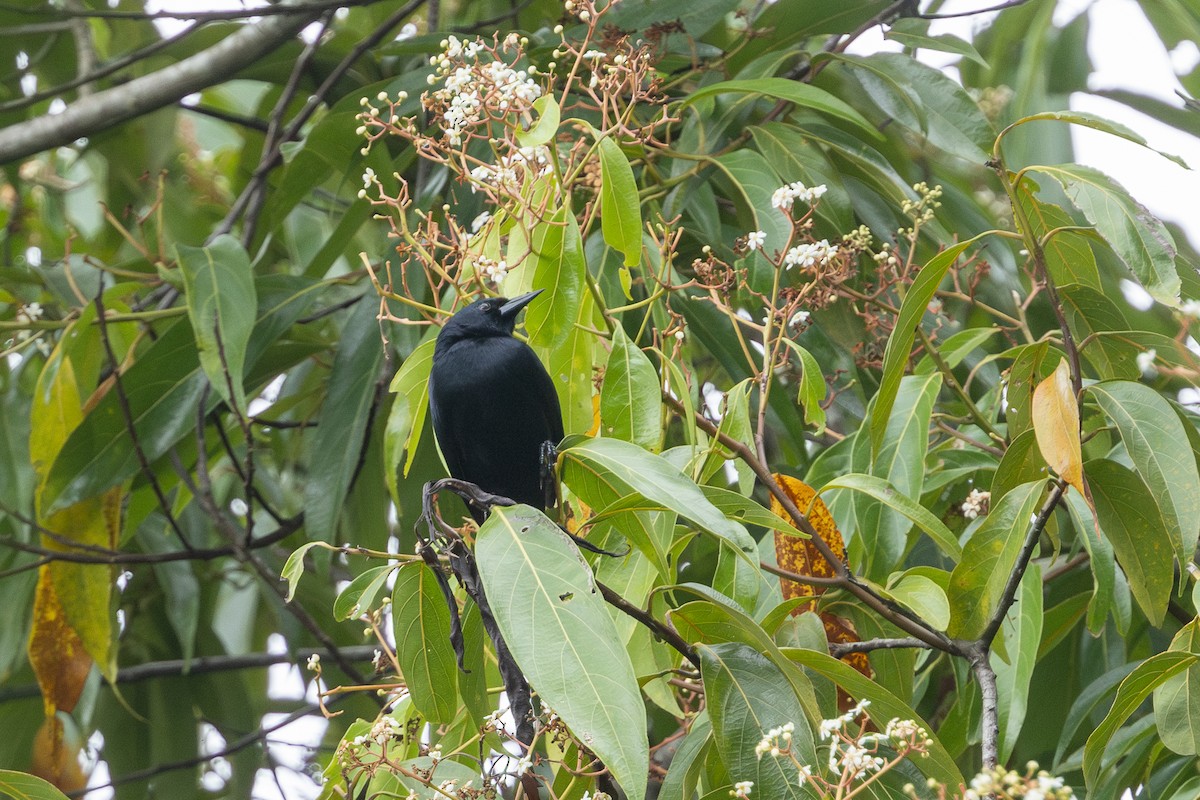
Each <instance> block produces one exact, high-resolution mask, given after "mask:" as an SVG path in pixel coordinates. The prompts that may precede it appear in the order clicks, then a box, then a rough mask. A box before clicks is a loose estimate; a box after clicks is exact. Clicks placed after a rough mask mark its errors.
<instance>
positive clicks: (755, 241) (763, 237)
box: [746, 231, 767, 251]
mask: <svg viewBox="0 0 1200 800" xmlns="http://www.w3.org/2000/svg"><path fill="white" fill-rule="evenodd" d="M766 243H767V234H766V233H765V232H764V231H750V232H749V233H747V234H746V247H747V248H749V249H750V250H751V251H754V250H759V249H761V248H762V247H763V245H765V244H766Z"/></svg>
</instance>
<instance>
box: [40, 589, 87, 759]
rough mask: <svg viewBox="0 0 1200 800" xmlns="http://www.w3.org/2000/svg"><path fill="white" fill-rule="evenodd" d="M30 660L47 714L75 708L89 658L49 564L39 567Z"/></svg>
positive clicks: (51, 715)
mask: <svg viewBox="0 0 1200 800" xmlns="http://www.w3.org/2000/svg"><path fill="white" fill-rule="evenodd" d="M29 663H30V664H31V665H32V666H33V673H34V676H35V677H36V678H37V682H38V686H39V687H41V690H42V704H43V706H44V708H45V711H46V716H47V717H48V718H49V717H53V716H54V712H55V711H56V710H59V709H61V710H63V711H71V710H72V709H74V708H75V704H76V703H77V702H79V695H80V694H82V693H83V684H84V682H85V681H86V680H87V676H88V672H89V671H90V670H91V668H92V659H91V657H90V656H89V655H88V654H87V651H86V650H85V649H84V647H83V642H81V641H80V640H79V636H78V634H76V633H75V629H74V628H72V627H71V625H70V624H69V623H68V622H67V615H66V613H65V612H64V611H63V608H62V605H61V604H60V603H59V601H58V595H57V594H56V593H55V590H54V579H53V576H52V575H51V571H50V568H49V567H48V566H43V567H42V568H41V569H40V570H39V571H38V583H37V591H36V593H35V595H34V600H33V629H32V630H31V631H30V633H29ZM47 780H49V778H47Z"/></svg>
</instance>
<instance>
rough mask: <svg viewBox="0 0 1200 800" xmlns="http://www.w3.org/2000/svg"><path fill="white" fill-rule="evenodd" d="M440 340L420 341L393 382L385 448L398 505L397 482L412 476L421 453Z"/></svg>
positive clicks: (393, 492)
mask: <svg viewBox="0 0 1200 800" xmlns="http://www.w3.org/2000/svg"><path fill="white" fill-rule="evenodd" d="M436 343H437V339H436V338H431V339H429V340H428V341H424V342H421V344H419V345H417V348H416V349H415V350H413V351H412V353H410V354H409V356H408V358H406V359H404V363H403V364H401V365H400V369H399V370H397V371H396V377H394V378H392V383H391V385H390V386H389V389H390V390H391V391H392V392H395V393H396V399H395V400H393V401H392V410H391V412H389V413H388V421H387V428H386V429H385V430H384V434H383V452H384V464H385V465H386V467H387V482H388V490H389V491H390V492H391V494H392V501H393V502H395V503H396V505H397V506H399V505H400V500H399V497H398V490H397V488H396V482H397V480H399V478H400V477H405V478H407V477H408V471H409V469H411V468H412V464H413V460H414V459H415V458H416V457H417V445H419V444H420V443H421V433H422V431H424V430H425V417H426V415H427V414H428V412H429V371H430V370H431V369H432V368H433V346H434V345H435V344H436ZM397 473H399V474H397Z"/></svg>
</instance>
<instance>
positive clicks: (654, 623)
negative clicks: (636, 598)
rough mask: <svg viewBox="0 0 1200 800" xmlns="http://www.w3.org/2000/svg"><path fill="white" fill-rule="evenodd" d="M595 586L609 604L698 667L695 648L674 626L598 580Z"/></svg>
mask: <svg viewBox="0 0 1200 800" xmlns="http://www.w3.org/2000/svg"><path fill="white" fill-rule="evenodd" d="M596 586H597V587H599V589H600V594H601V595H602V596H603V597H604V599H605V600H606V601H607V602H608V604H609V605H611V606H613V607H614V608H616V609H618V610H619V611H621V613H623V614H626V615H627V616H630V617H632V618H633V619H635V620H637V621H638V622H640V623H642V624H643V625H645V626H646V627H647V628H649V629H650V632H651V633H653V634H654V635H655V636H657V637H658V638H660V639H662V640H663V641H664V642H666V643H667V644H669V645H670V646H671V647H673V648H675V649H676V650H678V651H679V652H680V654H682V655H683V657H684V658H686V659H687V660H688V661H690V662H692V666H694V667H695V668H696V669H700V657H699V656H698V655H696V649H695V648H694V647H692V646H691V645H690V644H688V643H687V642H686V641H684V639H683V637H682V636H680V635H679V633H678V632H677V631H676V630H675V629H674V628H672V627H671V626H670V625H667V624H665V623H662V622H659V621H658V620H656V619H655V618H654V616H653V615H652V614H651V613H650V612H649V611H646V610H645V609H644V608H638V607H637V606H635V605H634V604H633V603H631V602H629V601H628V600H626V599H625V598H624V597H621V595H619V594H617V592H616V591H614V590H613V589H611V588H609V587H608V586H605V585H604V584H603V583H601V582H600V581H596Z"/></svg>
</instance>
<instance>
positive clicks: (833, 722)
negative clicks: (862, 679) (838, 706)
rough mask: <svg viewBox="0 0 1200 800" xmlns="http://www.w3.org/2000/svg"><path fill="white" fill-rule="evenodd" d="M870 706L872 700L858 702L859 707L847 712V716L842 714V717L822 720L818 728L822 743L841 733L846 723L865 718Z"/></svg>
mask: <svg viewBox="0 0 1200 800" xmlns="http://www.w3.org/2000/svg"><path fill="white" fill-rule="evenodd" d="M870 705H871V701H870V700H860V701H858V705H856V706H854V707H853V708H851V709H850V710H849V711H847V712H846V713H845V714H842V715H841V716H840V717H834V718H833V719H823V720H821V724H820V725H819V726H817V733H819V734H820V735H821V741H825V740H826V739H828V738H830V737H831V736H833V734H835V733H837V732H838V731H840V730H841V729H842V728H843V727H844V726H845V725H846V723H848V722H853V721H854V720H856V719H858V718H859V717H861V716H863V713H864V712H865V711H866V710H867V707H868V706H870Z"/></svg>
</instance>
